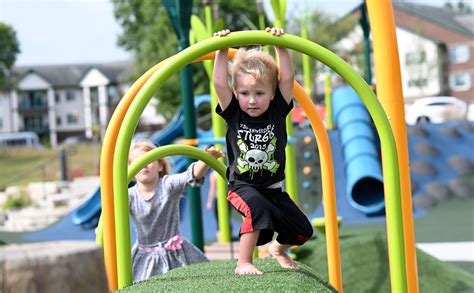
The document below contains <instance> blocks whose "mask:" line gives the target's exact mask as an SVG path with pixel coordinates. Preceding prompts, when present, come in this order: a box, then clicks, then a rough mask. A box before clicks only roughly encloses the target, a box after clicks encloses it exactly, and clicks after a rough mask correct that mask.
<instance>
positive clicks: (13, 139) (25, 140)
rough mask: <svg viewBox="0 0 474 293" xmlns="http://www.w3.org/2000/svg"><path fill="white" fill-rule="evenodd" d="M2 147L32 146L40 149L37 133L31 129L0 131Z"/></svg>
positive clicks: (41, 146)
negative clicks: (9, 131)
mask: <svg viewBox="0 0 474 293" xmlns="http://www.w3.org/2000/svg"><path fill="white" fill-rule="evenodd" d="M4 147H32V148H37V149H41V148H43V145H42V144H40V142H39V137H38V134H36V133H35V132H31V131H25V132H15V133H0V148H4Z"/></svg>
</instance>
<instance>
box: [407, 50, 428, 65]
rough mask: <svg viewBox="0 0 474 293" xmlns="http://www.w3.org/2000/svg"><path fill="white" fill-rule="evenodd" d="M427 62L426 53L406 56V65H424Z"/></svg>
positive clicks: (412, 53) (418, 52) (410, 53)
mask: <svg viewBox="0 0 474 293" xmlns="http://www.w3.org/2000/svg"><path fill="white" fill-rule="evenodd" d="M425 61H426V53H425V51H417V52H408V53H406V55H405V64H406V65H414V64H422V63H424V62H425Z"/></svg>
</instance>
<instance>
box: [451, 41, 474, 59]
mask: <svg viewBox="0 0 474 293" xmlns="http://www.w3.org/2000/svg"><path fill="white" fill-rule="evenodd" d="M470 55H471V54H470V52H469V46H468V45H460V46H456V47H451V48H449V49H448V59H449V61H450V62H452V63H465V62H467V61H469V58H470V57H471V56H470Z"/></svg>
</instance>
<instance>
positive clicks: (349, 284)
mask: <svg viewBox="0 0 474 293" xmlns="http://www.w3.org/2000/svg"><path fill="white" fill-rule="evenodd" d="M340 251H341V265H342V278H343V288H344V291H345V292H371V293H377V292H390V272H389V265H388V251H387V239H386V237H385V235H384V234H383V233H363V234H346V235H344V234H342V235H341V237H340ZM296 254H297V256H298V260H299V261H300V262H302V263H304V264H306V265H308V266H310V267H312V268H313V269H314V270H315V271H316V272H317V273H319V274H321V275H322V276H324V278H327V275H328V273H327V257H326V244H325V239H324V237H320V238H319V239H316V240H311V241H308V243H306V244H305V245H304V246H302V247H301V248H300V249H298V250H297V251H296ZM417 263H418V280H419V289H420V290H419V291H420V292H461V291H463V292H464V290H468V289H474V275H473V274H471V273H469V272H467V271H464V270H463V269H461V268H459V267H456V266H454V265H452V264H448V263H443V262H441V261H439V260H437V259H436V258H434V257H432V256H430V255H428V254H426V253H424V252H423V251H421V250H417ZM466 292H471V291H470V290H469V291H466Z"/></svg>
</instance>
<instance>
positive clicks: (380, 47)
mask: <svg viewBox="0 0 474 293" xmlns="http://www.w3.org/2000/svg"><path fill="white" fill-rule="evenodd" d="M367 10H368V13H369V18H370V26H371V30H372V39H373V40H372V42H373V48H374V63H375V69H376V70H375V77H376V80H377V85H376V89H377V96H378V97H379V99H380V103H381V104H382V107H383V108H384V110H385V113H387V115H388V120H389V121H390V125H391V126H392V130H393V134H394V136H395V143H396V147H397V152H398V163H399V166H400V190H401V197H402V198H401V200H402V216H403V239H404V246H405V257H406V261H405V263H406V271H407V288H408V292H415V293H416V292H418V272H417V264H416V247H415V230H414V223H413V210H412V195H411V182H410V167H409V158H408V142H407V131H406V124H405V109H404V101H403V92H402V82H401V73H400V63H399V56H398V46H397V37H396V32H395V20H394V16H393V8H392V2H391V1H390V0H367Z"/></svg>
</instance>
